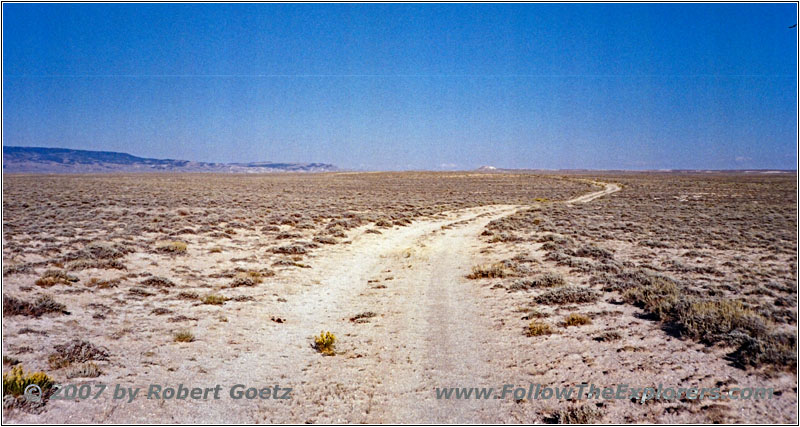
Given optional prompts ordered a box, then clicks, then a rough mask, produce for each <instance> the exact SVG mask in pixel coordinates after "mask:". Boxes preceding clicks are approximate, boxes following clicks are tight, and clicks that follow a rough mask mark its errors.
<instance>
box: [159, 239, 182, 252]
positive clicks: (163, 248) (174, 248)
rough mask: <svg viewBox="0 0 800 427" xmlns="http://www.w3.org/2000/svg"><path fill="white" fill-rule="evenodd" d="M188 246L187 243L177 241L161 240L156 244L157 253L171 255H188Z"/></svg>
mask: <svg viewBox="0 0 800 427" xmlns="http://www.w3.org/2000/svg"><path fill="white" fill-rule="evenodd" d="M187 247H188V245H187V244H186V243H185V242H180V241H177V240H160V241H158V242H156V251H158V252H166V253H171V254H183V253H186V249H187Z"/></svg>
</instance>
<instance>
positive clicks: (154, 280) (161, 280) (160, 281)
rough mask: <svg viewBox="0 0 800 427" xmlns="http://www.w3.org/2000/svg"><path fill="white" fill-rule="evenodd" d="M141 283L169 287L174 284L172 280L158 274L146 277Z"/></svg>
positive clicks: (148, 285)
mask: <svg viewBox="0 0 800 427" xmlns="http://www.w3.org/2000/svg"><path fill="white" fill-rule="evenodd" d="M141 284H142V285H144V286H147V287H153V288H171V287H174V286H175V283H174V282H173V281H172V280H169V279H167V278H166V277H158V276H153V277H148V278H147V279H144V280H142V282H141Z"/></svg>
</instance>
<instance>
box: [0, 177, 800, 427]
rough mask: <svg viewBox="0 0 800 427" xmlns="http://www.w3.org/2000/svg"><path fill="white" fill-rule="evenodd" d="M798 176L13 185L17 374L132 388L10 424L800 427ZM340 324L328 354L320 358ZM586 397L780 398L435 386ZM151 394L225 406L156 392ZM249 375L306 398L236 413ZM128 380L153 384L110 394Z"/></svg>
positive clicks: (7, 334) (6, 340)
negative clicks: (773, 426)
mask: <svg viewBox="0 0 800 427" xmlns="http://www.w3.org/2000/svg"><path fill="white" fill-rule="evenodd" d="M796 179H797V178H796V175H795V174H768V173H735V174H734V173H618V174H609V173H596V174H590V173H588V172H587V173H582V174H578V173H573V174H563V173H559V174H556V173H466V172H464V173H325V174H284V175H210V174H198V175H191V174H152V175H85V176H83V175H81V176H78V175H5V176H4V177H3V258H2V261H3V330H2V338H3V342H2V350H3V372H4V373H6V375H8V376H9V377H10V376H11V373H10V372H11V371H12V369H17V370H18V369H19V367H22V368H23V370H24V374H25V375H27V374H28V373H33V372H37V371H42V372H44V373H46V374H47V375H48V376H49V377H50V378H51V379H52V380H53V381H54V382H55V383H60V384H63V385H67V384H74V385H77V386H81V385H85V384H90V385H93V387H96V385H97V384H106V385H108V386H109V387H110V389H109V390H106V391H105V392H104V393H103V394H102V395H101V396H100V397H99V398H97V399H92V398H90V399H75V398H73V399H69V400H63V399H56V398H52V397H51V398H49V399H48V398H46V399H45V400H44V401H43V402H42V403H39V404H37V403H35V402H33V403H32V402H27V401H25V399H24V398H23V397H21V396H14V394H13V393H10V392H9V391H10V388H9V389H8V390H7V389H6V387H5V385H6V381H5V380H4V400H3V416H4V419H5V421H8V422H12V423H22V422H27V423H30V422H48V423H63V422H66V423H124V422H152V423H155V422H217V423H222V422H259V423H264V422H272V423H305V422H309V423H325V422H327V423H389V422H400V423H412V422H422V423H431V422H462V423H470V422H472V423H483V422H501V423H542V422H561V423H568V422H599V423H614V422H616V423H621V422H644V423H712V422H713V423H719V422H722V423H746V422H755V423H776V422H780V423H797V421H798V418H797V417H798V416H797V376H796V375H797V374H796V372H797V344H796V341H797V339H796V336H797V335H796V329H797V275H796V271H797V232H796V230H797V209H796V205H797V198H796V197H797V196H796V195H797V186H796ZM328 331H330V332H331V333H333V334H334V335H335V337H336V339H335V344H334V346H333V348H332V349H331V352H332V353H333V354H332V355H325V354H324V350H325V348H324V346H317V347H316V348H315V336H316V335H319V334H320V333H321V332H328ZM320 350H323V351H320ZM582 383H592V384H595V385H597V386H600V387H608V386H616V385H618V384H628V385H630V386H631V387H651V386H653V387H655V386H658V385H659V384H661V385H663V386H664V387H674V388H676V389H677V388H679V387H682V388H692V387H696V388H714V387H718V388H720V389H721V390H729V389H731V388H751V387H752V388H760V387H765V388H771V389H772V390H773V392H774V395H773V396H772V397H771V398H770V399H761V400H755V399H750V400H741V399H739V400H731V399H722V400H710V399H689V398H682V399H679V400H666V399H662V400H652V401H648V402H646V403H644V404H642V403H639V402H634V401H632V399H627V398H626V399H619V400H603V399H593V400H586V399H584V400H574V399H573V400H570V401H565V400H561V401H560V400H555V399H551V400H543V399H527V398H523V399H514V398H511V397H507V398H504V399H485V400H476V399H471V400H456V399H450V400H447V399H437V398H436V392H435V390H436V388H446V387H467V388H469V387H479V388H481V387H493V388H495V389H500V388H502V386H503V385H504V384H514V385H515V386H520V387H525V388H527V387H528V385H529V384H542V385H546V386H552V387H562V386H567V385H579V384H582ZM151 384H158V385H161V386H163V387H165V388H166V387H178V385H179V384H183V385H184V386H185V387H202V388H207V387H214V386H215V385H218V384H219V385H221V386H222V390H223V392H222V394H221V395H220V399H208V400H202V399H200V400H192V399H186V400H176V399H170V400H163V399H147V398H146V396H145V393H146V391H147V388H148V387H149V386H150V385H151ZM235 384H244V385H246V386H247V387H256V388H258V389H261V388H263V387H274V386H275V385H278V386H279V387H281V388H287V387H291V388H292V391H291V399H258V398H257V399H253V400H247V399H241V400H236V399H232V398H230V396H229V395H228V394H227V391H228V390H229V388H230V387H231V386H232V385H235ZM115 385H120V386H123V387H126V388H127V387H131V388H136V387H141V388H142V391H140V392H139V395H138V396H137V397H136V398H135V399H133V400H132V401H130V402H129V401H127V400H126V399H121V400H114V399H113V387H114V386H115ZM94 390H95V391H96V390H97V389H96V388H94ZM7 392H8V393H7ZM50 393H52V391H50V392H46V393H45V397H48V396H49V395H50ZM50 396H51V395H50Z"/></svg>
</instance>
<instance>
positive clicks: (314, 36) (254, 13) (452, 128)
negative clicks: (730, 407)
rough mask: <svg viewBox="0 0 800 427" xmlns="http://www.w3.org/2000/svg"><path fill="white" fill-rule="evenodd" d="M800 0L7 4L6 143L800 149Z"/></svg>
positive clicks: (297, 153) (161, 153)
mask: <svg viewBox="0 0 800 427" xmlns="http://www.w3.org/2000/svg"><path fill="white" fill-rule="evenodd" d="M796 16H797V10H796V5H795V4H790V3H784V4H625V5H619V4H516V5H499V4H497V5H490V4H473V5H468V4H440V5H433V4H416V5H413V4H406V5H390V4H362V5H358V4H334V5H321V4H293V5H292V4H238V5H232V4H106V5H103V4H74V5H63V4H8V3H6V4H4V5H3V107H4V108H3V144H4V145H24V146H48V147H66V148H78V149H89V150H109V151H123V152H128V153H131V154H134V155H139V156H144V157H157V158H178V159H188V160H198V161H222V162H232V161H237V162H246V161H266V160H271V161H301V162H311V161H317V162H328V163H334V164H336V165H338V166H340V167H343V168H353V169H372V170H377V169H392V170H397V169H471V168H474V167H477V166H480V165H494V166H497V167H506V168H589V169H620V168H621V169H663V168H688V169H730V168H767V169H769V168H782V169H795V168H796V162H797V109H796V105H797V32H796V29H788V28H787V27H789V26H790V25H793V24H795V23H796V22H797V21H796V19H797V18H796Z"/></svg>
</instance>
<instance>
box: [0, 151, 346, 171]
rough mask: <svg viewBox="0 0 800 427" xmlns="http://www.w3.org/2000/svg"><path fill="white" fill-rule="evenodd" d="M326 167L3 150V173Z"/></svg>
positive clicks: (330, 168) (331, 168) (319, 166)
mask: <svg viewBox="0 0 800 427" xmlns="http://www.w3.org/2000/svg"><path fill="white" fill-rule="evenodd" d="M336 170H338V168H337V167H336V166H334V165H331V164H327V163H273V162H252V163H206V162H192V161H188V160H172V159H148V158H143V157H136V156H132V155H130V154H127V153H117V152H113V151H89V150H70V149H66V148H42V147H8V146H4V147H3V172H4V173H113V172H218V173H276V172H332V171H336Z"/></svg>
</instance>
